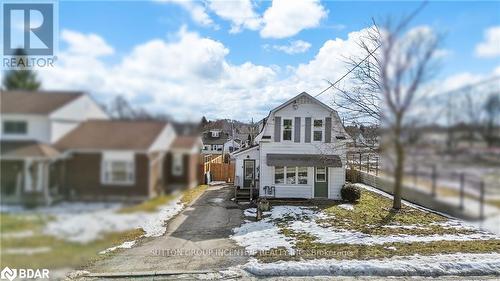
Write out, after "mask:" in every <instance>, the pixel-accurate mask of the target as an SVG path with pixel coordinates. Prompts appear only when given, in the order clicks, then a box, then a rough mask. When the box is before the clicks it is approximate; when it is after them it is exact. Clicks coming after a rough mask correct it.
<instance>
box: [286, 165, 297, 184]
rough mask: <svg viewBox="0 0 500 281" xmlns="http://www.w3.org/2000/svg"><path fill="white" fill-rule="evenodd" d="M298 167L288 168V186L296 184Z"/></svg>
mask: <svg viewBox="0 0 500 281" xmlns="http://www.w3.org/2000/svg"><path fill="white" fill-rule="evenodd" d="M296 172H297V171H296V167H286V184H296V183H297V174H296Z"/></svg>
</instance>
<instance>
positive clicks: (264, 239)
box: [231, 204, 498, 254]
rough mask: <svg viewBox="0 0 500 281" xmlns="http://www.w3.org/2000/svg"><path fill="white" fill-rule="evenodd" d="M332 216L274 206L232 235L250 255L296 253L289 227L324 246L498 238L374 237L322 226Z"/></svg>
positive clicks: (250, 212)
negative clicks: (275, 250) (283, 230)
mask: <svg viewBox="0 0 500 281" xmlns="http://www.w3.org/2000/svg"><path fill="white" fill-rule="evenodd" d="M343 205H347V204H343ZM351 206H352V205H351ZM344 207H345V206H344ZM255 212H256V209H255V208H249V209H246V210H245V211H244V215H245V216H248V217H255ZM328 217H329V215H328V214H327V213H325V212H322V211H320V210H319V209H317V208H315V207H301V206H274V207H273V208H272V209H271V211H270V212H265V213H264V218H263V219H262V220H260V221H249V220H246V221H245V222H244V223H243V224H242V225H241V226H240V227H238V228H235V229H233V232H234V235H232V236H231V238H232V239H233V240H235V241H236V242H237V243H238V245H240V246H242V247H245V248H246V250H247V251H248V252H249V253H254V252H256V251H262V250H270V249H273V248H277V247H284V248H286V249H287V250H288V252H289V253H291V254H293V253H294V246H295V245H296V239H295V238H294V237H287V236H285V235H283V234H282V233H281V229H280V226H281V227H283V226H285V227H286V228H288V229H290V230H293V231H294V232H297V233H306V234H310V235H312V236H314V237H316V242H318V243H324V244H354V245H381V244H385V243H414V242H433V241H471V240H489V239H498V236H497V235H495V234H492V233H489V232H484V231H475V232H473V233H468V234H445V235H408V234H398V235H370V234H366V233H362V232H358V231H352V230H347V229H341V228H336V227H334V226H331V225H327V224H324V223H323V224H320V223H318V221H319V220H320V219H324V218H328ZM438 224H439V225H440V226H442V227H444V228H463V229H474V228H472V227H471V226H469V225H467V224H465V223H463V222H461V221H458V220H448V221H446V222H444V223H438ZM384 227H388V228H403V229H404V228H406V229H424V228H425V227H423V226H420V225H386V226H384Z"/></svg>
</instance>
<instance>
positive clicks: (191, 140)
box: [171, 136, 201, 149]
mask: <svg viewBox="0 0 500 281" xmlns="http://www.w3.org/2000/svg"><path fill="white" fill-rule="evenodd" d="M195 146H201V139H200V137H197V136H178V137H177V138H175V140H174V142H173V143H172V146H171V147H172V149H192V148H193V147H195Z"/></svg>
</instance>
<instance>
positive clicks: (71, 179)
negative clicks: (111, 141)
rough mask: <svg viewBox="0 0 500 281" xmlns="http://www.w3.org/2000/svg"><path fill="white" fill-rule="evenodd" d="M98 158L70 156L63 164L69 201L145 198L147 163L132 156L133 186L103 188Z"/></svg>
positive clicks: (145, 158)
mask: <svg viewBox="0 0 500 281" xmlns="http://www.w3.org/2000/svg"><path fill="white" fill-rule="evenodd" d="M101 159H102V154H101V153H99V152H96V153H73V154H72V155H71V157H70V158H69V159H67V160H65V162H66V175H65V189H67V190H68V193H69V194H70V197H71V198H72V199H77V200H79V199H82V200H85V199H97V200H101V199H102V200H107V199H114V198H116V199H123V198H125V199H126V198H130V199H132V197H136V198H144V197H148V196H149V186H148V179H149V159H148V156H147V155H146V154H141V153H136V154H135V183H134V184H132V185H108V184H105V185H103V184H102V183H101Z"/></svg>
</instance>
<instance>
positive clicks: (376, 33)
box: [335, 8, 440, 210]
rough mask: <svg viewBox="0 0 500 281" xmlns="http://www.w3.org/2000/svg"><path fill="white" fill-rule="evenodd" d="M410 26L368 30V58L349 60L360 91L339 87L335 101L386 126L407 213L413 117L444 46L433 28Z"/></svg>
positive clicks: (363, 43)
mask: <svg viewBox="0 0 500 281" xmlns="http://www.w3.org/2000/svg"><path fill="white" fill-rule="evenodd" d="M419 9H420V8H419ZM417 11H418V10H417ZM412 16H413V15H412ZM410 18H411V17H410ZM408 22H409V18H407V19H405V20H403V21H400V22H398V23H396V24H393V22H392V21H391V20H387V21H386V24H384V26H383V28H379V27H378V26H377V25H376V24H374V25H373V26H372V27H371V28H370V29H369V30H368V32H367V33H366V35H365V36H363V37H362V38H361V39H360V42H359V47H360V48H361V50H362V51H363V56H361V57H352V58H350V59H349V62H350V64H351V65H352V66H353V71H352V73H353V79H352V80H353V82H354V87H352V89H350V90H349V91H346V90H341V89H339V88H337V87H336V89H337V90H339V91H340V99H338V100H336V101H335V103H336V104H337V105H338V106H339V107H341V108H343V109H345V110H347V111H350V112H352V113H353V114H354V115H355V117H356V118H371V119H372V120H375V122H381V123H382V124H383V130H385V131H386V132H387V136H388V139H387V141H388V143H389V147H390V148H391V150H392V151H391V152H392V154H393V155H394V157H395V163H394V166H395V167H394V202H393V208H394V209H395V210H399V209H400V208H401V193H402V182H403V176H404V164H405V144H406V142H407V139H408V138H407V136H408V134H406V133H405V128H406V126H408V125H409V121H410V119H411V118H410V117H409V111H410V109H411V108H412V106H413V105H414V102H415V100H416V99H417V95H418V94H419V93H420V92H421V91H422V90H423V89H422V85H423V83H424V82H425V81H426V80H427V79H428V78H429V77H430V75H431V74H432V72H433V71H432V70H433V69H434V68H435V65H434V64H433V59H434V58H435V56H434V53H435V51H436V50H437V48H438V46H439V42H440V40H439V37H438V36H436V35H435V34H434V33H432V31H430V30H429V29H427V28H415V29H412V30H409V31H408V30H407V24H408Z"/></svg>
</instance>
